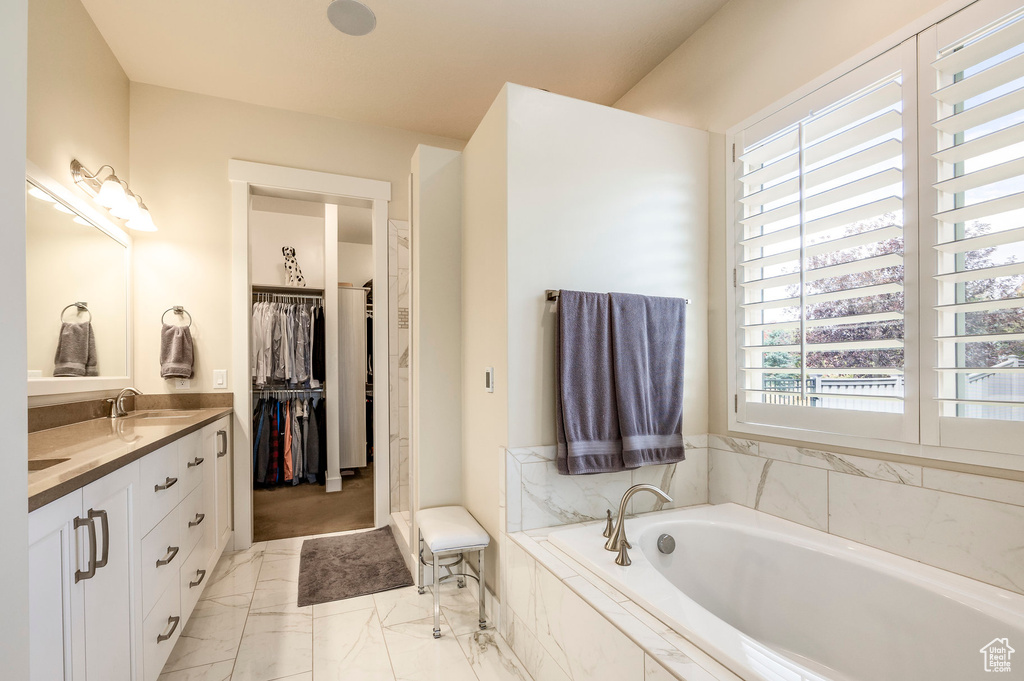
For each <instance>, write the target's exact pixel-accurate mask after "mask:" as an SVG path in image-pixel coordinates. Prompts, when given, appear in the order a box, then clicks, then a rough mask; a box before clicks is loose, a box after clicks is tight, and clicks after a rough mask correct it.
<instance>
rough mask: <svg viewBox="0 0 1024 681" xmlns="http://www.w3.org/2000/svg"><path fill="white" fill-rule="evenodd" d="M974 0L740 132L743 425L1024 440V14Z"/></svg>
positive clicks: (993, 0)
mask: <svg viewBox="0 0 1024 681" xmlns="http://www.w3.org/2000/svg"><path fill="white" fill-rule="evenodd" d="M964 4H965V5H967V6H966V7H965V9H963V10H961V11H960V12H957V13H956V14H954V15H952V16H951V17H949V18H947V19H945V20H943V21H941V22H939V23H937V24H935V25H933V26H931V27H929V28H928V29H926V30H924V31H922V32H921V33H919V34H917V35H915V36H913V37H912V38H910V39H909V40H906V41H905V42H903V43H901V44H900V45H897V46H896V47H893V48H892V49H889V50H887V51H885V52H883V53H882V54H880V55H879V56H878V57H876V58H875V59H872V60H871V61H869V62H867V63H865V64H863V65H861V66H858V67H857V68H855V69H853V70H850V71H848V72H846V73H844V74H843V75H841V76H839V77H837V78H835V79H834V80H831V81H830V82H828V83H827V84H825V85H823V86H822V87H820V88H818V89H817V90H815V91H813V92H812V93H811V94H809V95H806V96H804V97H801V98H799V99H797V100H795V101H793V102H791V103H789V104H787V105H785V106H782V107H781V108H780V109H779V110H778V111H776V112H775V113H773V114H771V115H769V116H766V117H764V118H762V119H761V120H758V121H756V122H754V123H752V124H749V125H746V126H744V127H742V128H741V129H739V130H737V131H735V132H734V133H733V135H732V142H734V143H735V146H734V157H735V158H734V161H735V162H734V163H733V164H732V166H731V169H732V172H733V173H734V174H733V175H732V176H731V182H730V192H731V200H730V206H731V211H732V215H731V219H730V226H729V228H730V239H731V241H732V244H733V249H732V258H731V266H732V267H733V268H734V270H733V276H734V287H733V290H732V295H731V303H732V305H733V308H734V313H735V315H734V317H733V319H732V320H731V322H730V323H731V328H732V331H733V333H732V334H731V338H732V339H733V347H732V348H731V352H730V360H731V367H730V373H731V374H732V380H733V387H734V390H733V399H734V400H735V403H734V404H733V405H730V406H731V407H732V411H733V414H732V415H731V418H730V428H732V429H734V430H740V431H744V432H750V433H755V434H771V435H781V436H788V437H796V438H798V439H803V440H808V441H815V442H824V443H832V444H850V445H852V446H881V445H879V444H877V443H879V441H890V442H892V443H895V444H892V445H891V446H882V448H888V449H889V450H890V451H908V452H909V451H910V450H908V449H906V447H905V444H899V443H920V444H923V445H926V446H927V445H939V446H943V447H954V448H961V449H967V450H986V451H991V452H1007V453H1019V452H1020V444H1019V443H1020V442H1021V438H1024V7H1022V6H1021V2H1020V0H980V1H979V2H974V3H967V2H966V1H965V3H964ZM919 246H920V247H919ZM844 438H845V439H844ZM869 441H870V444H868V443H869Z"/></svg>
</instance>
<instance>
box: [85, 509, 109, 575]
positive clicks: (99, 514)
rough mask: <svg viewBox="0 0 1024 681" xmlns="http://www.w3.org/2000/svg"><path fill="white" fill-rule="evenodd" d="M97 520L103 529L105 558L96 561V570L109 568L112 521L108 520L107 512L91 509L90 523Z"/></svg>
mask: <svg viewBox="0 0 1024 681" xmlns="http://www.w3.org/2000/svg"><path fill="white" fill-rule="evenodd" d="M96 518H99V519H100V525H101V527H103V557H102V558H100V559H99V560H97V561H96V569H97V570H99V569H100V568H104V567H107V559H108V558H109V557H110V520H109V519H108V518H107V512H106V511H94V510H92V509H91V508H90V509H89V521H90V522H91V521H94V520H95V519H96Z"/></svg>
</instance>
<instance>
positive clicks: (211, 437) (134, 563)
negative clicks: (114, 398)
mask: <svg viewBox="0 0 1024 681" xmlns="http://www.w3.org/2000/svg"><path fill="white" fill-rule="evenodd" d="M230 413H231V409H230V407H217V408H204V409H192V410H174V409H171V410H153V411H136V412H132V413H131V414H130V415H129V416H127V417H125V418H120V419H109V418H100V419H92V420H88V421H82V422H79V423H74V424H70V425H65V426H61V427H57V428H51V429H49V430H41V431H38V432H35V433H31V434H30V435H29V500H28V501H29V511H30V513H29V569H30V577H29V603H30V618H29V627H30V632H29V641H30V661H31V674H32V676H31V678H32V679H33V680H39V681H42V680H46V681H54V680H55V679H64V680H66V681H69V680H72V679H74V680H75V681H79V680H81V679H85V680H88V681H121V680H124V681H129V680H131V679H135V680H138V681H151V680H154V679H156V678H157V676H159V674H160V670H161V669H162V667H163V665H164V662H165V661H166V660H167V657H168V655H169V654H170V652H171V649H172V648H173V647H174V644H175V642H176V641H177V640H178V637H179V636H180V635H181V631H182V629H183V628H184V626H185V623H186V621H187V620H188V618H189V616H190V615H191V613H192V609H193V607H194V606H195V604H196V601H198V600H199V596H200V594H201V593H202V591H203V589H204V588H205V587H206V585H207V584H208V582H209V577H210V574H211V573H212V571H213V568H214V566H215V565H216V563H217V560H218V559H219V558H220V555H221V553H222V552H223V550H224V547H225V546H226V544H227V543H228V541H229V540H230V538H231V528H232V518H231V457H230V456H229V455H228V453H229V452H230V451H231V442H230V440H231V428H230V425H231V424H230Z"/></svg>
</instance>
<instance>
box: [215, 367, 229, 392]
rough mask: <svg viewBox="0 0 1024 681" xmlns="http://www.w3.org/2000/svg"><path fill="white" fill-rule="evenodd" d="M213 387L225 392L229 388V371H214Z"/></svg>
mask: <svg viewBox="0 0 1024 681" xmlns="http://www.w3.org/2000/svg"><path fill="white" fill-rule="evenodd" d="M213 387H214V388H218V389H220V390H223V389H224V388H227V387H228V370H227V369H214V370H213Z"/></svg>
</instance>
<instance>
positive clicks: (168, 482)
mask: <svg viewBox="0 0 1024 681" xmlns="http://www.w3.org/2000/svg"><path fill="white" fill-rule="evenodd" d="M177 482H178V479H177V478H172V477H168V478H167V479H166V480H165V481H164V484H162V485H153V491H154V492H159V491H160V490H164V489H170V488H172V487H174V485H176V484H177Z"/></svg>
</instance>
